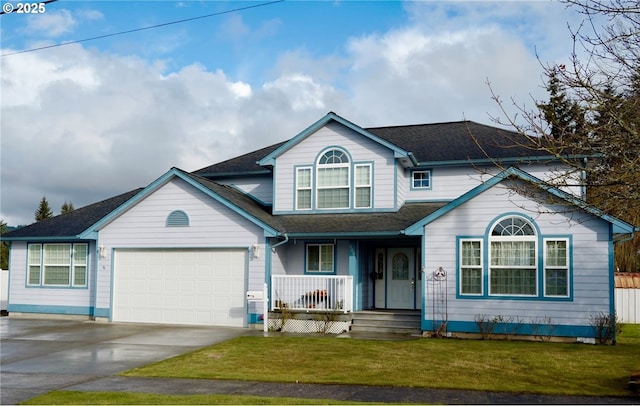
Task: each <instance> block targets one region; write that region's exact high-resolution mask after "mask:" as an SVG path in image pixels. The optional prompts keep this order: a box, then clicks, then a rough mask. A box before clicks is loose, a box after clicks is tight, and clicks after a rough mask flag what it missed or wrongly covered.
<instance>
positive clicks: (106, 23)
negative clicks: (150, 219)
mask: <svg viewBox="0 0 640 406" xmlns="http://www.w3.org/2000/svg"><path fill="white" fill-rule="evenodd" d="M0 2H1V3H2V4H3V6H4V7H7V6H6V4H7V2H5V1H4V0H1V1H0ZM8 4H11V6H13V7H14V8H16V7H17V2H13V3H8ZM44 6H45V7H44V10H39V11H43V12H41V13H30V14H26V13H16V12H14V13H10V14H3V15H0V80H1V81H0V148H1V153H0V219H1V220H3V221H5V222H7V224H8V225H10V226H15V225H25V224H30V223H33V222H34V221H35V220H34V212H35V211H36V209H37V208H38V205H39V203H40V200H41V199H42V197H43V196H44V197H46V199H47V201H48V202H49V205H50V207H51V209H52V211H53V213H54V214H59V213H60V208H61V206H62V205H63V204H64V203H65V202H69V203H72V204H73V205H74V207H75V208H79V207H83V206H85V205H87V204H91V203H94V202H98V201H101V200H104V199H107V198H109V197H112V196H115V195H118V194H121V193H124V192H127V191H130V190H133V189H135V188H138V187H144V186H147V185H148V184H150V183H151V182H153V181H154V180H155V179H157V178H158V177H160V176H162V175H163V174H164V173H165V172H167V171H168V170H169V169H171V168H172V167H178V168H180V169H183V170H186V171H194V170H197V169H200V168H202V167H206V166H209V165H211V164H214V163H216V162H221V161H223V160H226V159H229V158H232V157H234V156H237V155H240V154H243V153H246V152H250V151H253V150H255V149H258V148H261V147H264V146H267V145H271V144H274V143H276V142H280V141H284V140H286V139H289V138H292V137H293V136H295V135H296V134H298V133H299V132H301V131H303V130H304V129H305V128H306V127H308V126H309V125H311V124H313V123H314V122H315V121H317V120H319V119H320V118H322V117H323V116H324V115H325V114H327V113H328V112H330V111H333V112H335V113H337V114H338V115H340V116H342V117H344V118H345V119H347V120H350V121H352V122H354V123H356V124H358V125H360V126H361V127H364V128H367V127H376V126H388V125H403V124H422V123H435V122H448V121H460V120H472V121H476V122H479V123H484V124H489V125H496V126H499V125H498V124H497V123H496V122H495V121H494V119H495V118H504V115H503V113H502V112H501V110H500V108H499V106H498V104H497V103H496V102H495V101H494V100H492V97H491V94H492V91H493V92H494V93H495V94H496V95H498V96H499V97H500V98H501V99H502V100H503V102H504V104H503V105H504V107H505V109H506V111H507V114H509V115H514V114H516V113H517V109H516V108H515V107H514V106H513V103H512V101H515V102H516V103H517V104H518V105H520V106H521V107H524V108H531V107H533V106H534V105H535V101H536V100H538V101H546V100H547V99H548V94H547V92H546V90H545V89H544V83H545V82H544V76H543V73H542V72H543V70H542V66H543V65H544V64H559V63H565V62H568V61H569V57H570V53H571V51H572V45H573V44H572V42H571V36H570V32H569V29H568V27H569V26H571V27H576V26H577V25H578V24H579V23H580V21H581V16H580V15H579V14H577V13H576V12H575V11H574V10H571V9H567V8H566V7H565V5H563V4H560V3H557V2H555V1H542V0H540V1H495V2H493V1H482V0H476V1H471V2H464V1H407V2H400V1H351V0H342V1H295V0H287V1H281V2H271V1H269V0H267V1H262V2H254V1H251V2H245V1H232V2H224V1H211V0H209V1H206V0H204V1H202V0H201V1H189V0H183V1H169V0H165V1H153V0H147V1H133V0H121V1H88V0H87V1H85V0H75V1H73V0H67V1H65V0H59V1H56V2H53V3H47V4H45V5H44ZM185 20H186V21H185ZM154 26H155V28H150V27H154ZM100 37H101V38H100ZM92 38H95V39H92ZM59 44H65V45H62V46H58V45H59ZM38 48H40V49H38Z"/></svg>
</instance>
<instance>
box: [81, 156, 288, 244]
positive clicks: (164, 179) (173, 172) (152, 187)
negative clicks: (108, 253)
mask: <svg viewBox="0 0 640 406" xmlns="http://www.w3.org/2000/svg"><path fill="white" fill-rule="evenodd" d="M174 178H179V179H181V180H183V181H185V182H186V183H188V184H189V185H191V186H193V187H194V188H196V189H198V190H199V191H201V192H203V193H204V194H206V195H207V196H209V197H211V198H213V199H214V200H216V201H217V202H219V203H221V204H222V205H224V206H226V207H227V208H229V209H231V210H232V211H234V212H235V213H237V214H239V215H240V216H242V217H244V218H246V219H247V220H249V221H251V222H252V223H254V224H256V225H257V226H259V227H261V228H262V229H263V230H264V233H265V235H266V236H277V235H279V231H278V230H277V229H275V228H273V227H272V226H270V225H268V224H266V223H265V222H264V221H262V220H260V219H258V218H257V217H255V216H253V215H251V214H250V213H247V212H246V211H244V210H242V209H241V208H240V207H238V206H237V205H235V204H233V203H232V202H230V201H229V200H227V199H225V198H223V197H222V196H220V195H218V194H217V193H215V192H214V191H213V190H211V189H210V188H207V187H206V186H204V185H203V184H202V183H200V182H198V181H197V180H196V178H195V175H190V174H188V173H187V172H184V171H182V170H181V169H178V168H171V169H170V170H169V171H168V172H166V173H165V174H164V175H162V176H161V177H159V178H158V179H156V180H155V181H153V182H152V183H151V184H149V186H147V187H146V188H144V189H143V190H142V191H140V192H139V193H137V194H136V195H135V196H133V197H132V198H131V199H129V200H128V201H127V202H126V203H124V204H123V205H121V206H120V207H118V208H117V209H116V210H114V211H112V212H111V213H109V214H108V215H107V216H105V217H103V218H102V219H101V220H99V221H98V222H96V223H95V224H93V225H92V226H91V227H89V228H88V229H87V230H85V231H84V232H83V233H82V234H80V236H79V237H80V238H89V237H90V236H91V235H93V233H95V232H97V231H99V230H100V229H102V228H104V227H105V226H107V225H108V224H109V223H111V222H112V221H114V220H115V219H116V218H118V217H120V215H122V214H123V213H124V212H126V211H127V210H129V209H130V208H131V207H132V206H133V205H135V204H137V203H138V202H140V201H141V200H143V199H144V198H146V197H147V196H149V195H150V194H151V193H153V192H155V191H156V190H157V189H159V188H160V187H162V186H163V185H165V184H166V183H168V182H169V181H170V180H171V179H174Z"/></svg>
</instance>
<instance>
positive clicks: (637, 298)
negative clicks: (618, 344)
mask: <svg viewBox="0 0 640 406" xmlns="http://www.w3.org/2000/svg"><path fill="white" fill-rule="evenodd" d="M615 278H616V293H615V294H616V316H618V319H619V321H620V322H621V323H629V324H640V273H626V272H620V273H616V276H615Z"/></svg>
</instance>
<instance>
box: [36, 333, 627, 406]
mask: <svg viewBox="0 0 640 406" xmlns="http://www.w3.org/2000/svg"><path fill="white" fill-rule="evenodd" d="M637 370H640V325H626V326H625V327H624V331H623V333H622V334H621V335H620V336H619V338H618V344H617V345H615V346H607V345H584V344H560V343H541V342H517V341H482V340H455V339H419V340H410V341H374V340H354V339H337V338H333V337H326V338H325V337H322V338H315V337H314V338H311V337H290V336H289V337H284V336H278V337H239V338H236V339H233V340H230V341H226V342H224V343H221V344H217V345H213V346H211V347H207V348H204V349H201V350H199V351H195V352H192V353H189V354H184V355H182V356H178V357H175V358H172V359H169V360H166V361H162V362H159V363H156V364H151V365H148V366H145V367H142V368H137V369H134V370H131V371H128V372H126V373H123V374H122V375H125V376H144V377H164V378H201V379H233V380H249V381H267V382H269V381H271V382H300V383H333V384H356V385H386V386H409V387H423V388H443V389H471V390H486V391H506V392H520V393H539V394H554V395H584V396H630V395H631V392H630V391H629V389H628V379H629V375H630V373H631V372H633V371H637ZM56 393H64V394H67V393H68V392H54V393H53V394H54V395H55V396H61V395H56ZM89 395H96V394H87V396H89ZM55 396H54V398H53V399H50V398H42V397H38V398H35V399H34V401H35V402H36V403H38V402H39V403H58V402H56V401H55ZM77 396H82V395H81V394H79V395H77ZM101 396H107V395H101ZM109 396H116V400H115V401H114V402H111V403H120V404H133V403H136V402H135V399H134V398H131V399H130V398H117V396H125V395H124V394H111V395H109ZM126 396H134V397H135V396H138V395H134V394H128V395H126ZM145 396H147V398H144V399H143V403H159V402H158V400H157V399H155V398H154V399H150V398H148V396H149V395H145ZM154 396H155V395H154ZM199 396H200V395H199ZM162 398H165V396H162ZM189 398H191V397H189V396H188V397H186V398H184V399H183V397H180V398H176V399H172V400H170V401H169V402H168V403H191V401H190V400H189ZM235 398H236V397H233V399H232V400H231V403H243V400H240V399H235ZM194 399H196V398H194ZM211 399H212V400H209V401H205V400H203V398H200V399H199V400H193V402H194V403H199V402H205V403H223V402H224V399H223V397H221V398H219V399H218V398H217V397H216V398H211ZM270 399H271V398H267V399H265V398H253V399H249V400H248V402H249V403H263V401H269V402H270V401H271V400H270ZM285 402H286V401H284V400H281V399H279V400H276V401H275V403H285ZM300 402H302V400H301V399H295V400H294V403H300ZM326 402H327V401H322V403H326ZM63 403H92V404H96V403H100V402H99V399H93V398H84V399H81V401H79V402H73V401H68V402H63ZM313 403H318V401H317V400H316V401H315V402H313Z"/></svg>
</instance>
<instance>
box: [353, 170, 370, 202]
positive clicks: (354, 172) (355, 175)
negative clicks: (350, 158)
mask: <svg viewBox="0 0 640 406" xmlns="http://www.w3.org/2000/svg"><path fill="white" fill-rule="evenodd" d="M361 167H368V168H369V179H368V181H367V183H366V184H362V185H359V184H358V182H357V179H356V177H357V174H358V168H361ZM353 168H354V169H353V174H354V179H353V183H354V188H353V207H355V208H356V209H370V208H371V207H373V181H372V178H373V165H371V164H355V165H354V166H353ZM365 188H368V189H369V205H368V206H358V199H357V196H358V193H357V191H358V189H365Z"/></svg>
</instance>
